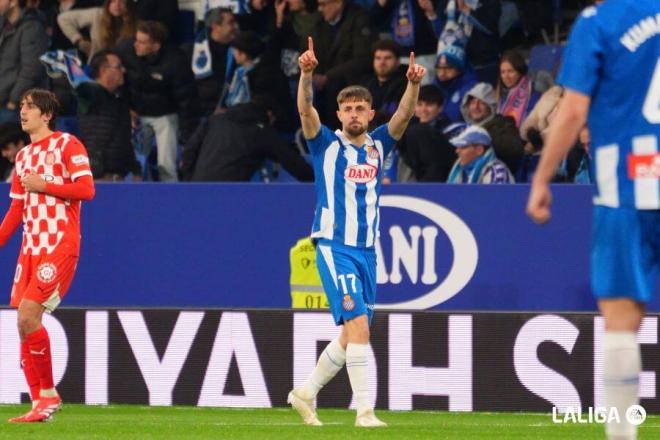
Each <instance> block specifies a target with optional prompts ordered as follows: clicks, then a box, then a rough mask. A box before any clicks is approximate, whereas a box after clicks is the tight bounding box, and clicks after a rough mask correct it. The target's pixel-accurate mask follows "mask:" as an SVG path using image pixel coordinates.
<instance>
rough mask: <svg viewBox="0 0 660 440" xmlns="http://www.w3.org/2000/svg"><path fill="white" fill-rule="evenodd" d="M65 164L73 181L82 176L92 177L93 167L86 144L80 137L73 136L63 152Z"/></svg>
mask: <svg viewBox="0 0 660 440" xmlns="http://www.w3.org/2000/svg"><path fill="white" fill-rule="evenodd" d="M62 158H63V160H64V165H65V166H66V169H67V171H68V172H69V175H70V176H71V180H72V181H74V182H75V181H76V179H78V178H80V177H82V176H90V177H92V169H91V168H90V166H89V157H88V156H87V150H86V149H85V146H84V145H83V144H82V142H80V141H79V140H78V139H76V138H74V137H72V138H71V140H70V141H69V143H68V144H67V146H66V148H65V149H64V153H63V157H62Z"/></svg>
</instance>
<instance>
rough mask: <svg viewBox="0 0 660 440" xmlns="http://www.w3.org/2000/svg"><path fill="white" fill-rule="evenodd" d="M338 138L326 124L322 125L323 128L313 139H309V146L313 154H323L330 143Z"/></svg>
mask: <svg viewBox="0 0 660 440" xmlns="http://www.w3.org/2000/svg"><path fill="white" fill-rule="evenodd" d="M334 140H336V136H335V134H334V133H333V132H332V131H331V130H330V129H329V128H328V127H326V126H325V125H321V129H320V130H319V132H318V133H317V134H316V136H315V137H314V138H312V139H307V147H308V148H309V152H310V153H312V155H313V156H318V155H320V154H322V153H323V152H324V151H325V150H326V149H327V148H328V147H329V146H330V144H331V143H332V142H333V141H334Z"/></svg>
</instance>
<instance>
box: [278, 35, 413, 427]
mask: <svg viewBox="0 0 660 440" xmlns="http://www.w3.org/2000/svg"><path fill="white" fill-rule="evenodd" d="M298 64H299V65H300V83H299V85H298V111H299V112H300V120H301V122H302V129H303V134H304V136H305V139H306V140H307V145H308V146H309V150H310V152H311V153H312V156H313V159H314V175H315V179H316V196H317V203H316V214H315V217H314V225H313V227H312V239H313V240H314V241H315V242H316V243H317V248H316V252H317V265H318V268H319V273H320V275H321V280H322V282H323V288H324V290H325V293H326V295H327V298H328V302H329V304H330V310H331V312H332V316H333V317H334V320H335V323H336V324H337V325H338V326H342V330H341V334H340V336H339V337H338V338H337V339H335V340H333V341H332V342H330V344H328V346H327V347H326V349H325V350H324V351H323V353H321V356H320V357H319V360H318V363H317V365H316V368H315V369H314V371H313V372H312V375H311V376H310V377H309V378H308V379H307V381H306V382H305V383H304V384H303V385H302V386H300V387H298V388H296V389H294V390H292V391H291V392H290V393H289V397H288V402H289V403H290V404H291V405H292V406H293V407H294V408H295V409H296V410H297V411H298V413H300V415H301V416H302V418H303V420H304V421H305V423H307V424H308V425H321V422H320V421H319V419H318V418H317V416H316V411H315V409H314V399H315V398H316V395H317V394H318V392H319V391H320V390H321V388H323V386H324V385H325V384H327V383H328V382H329V381H330V380H331V379H332V378H333V377H334V376H335V375H336V374H337V372H339V370H340V369H341V368H342V367H343V366H344V364H346V369H347V370H348V377H349V379H350V382H351V388H352V389H353V394H354V396H355V401H356V404H357V417H356V419H355V425H356V426H362V427H378V426H387V425H386V424H385V423H384V422H382V421H380V420H379V419H378V418H377V417H376V416H375V414H374V410H373V406H372V404H371V400H370V396H369V381H368V379H367V371H368V362H367V360H368V353H369V325H370V323H371V318H372V316H373V309H374V305H375V302H376V252H375V250H374V243H375V240H376V238H377V237H378V223H379V222H378V216H379V214H378V198H379V196H380V190H381V180H382V174H383V172H382V171H383V160H384V159H385V157H387V155H388V154H389V152H390V151H391V150H392V148H393V147H394V144H395V142H396V141H397V140H399V139H400V138H401V136H402V135H403V132H404V131H405V129H406V127H407V126H408V122H409V121H410V118H411V117H412V116H413V114H414V112H415V104H416V103H417V97H418V95H419V88H420V82H421V80H422V78H424V74H425V73H426V69H424V67H422V66H420V65H417V64H415V56H414V54H413V53H411V54H410V64H409V67H408V71H407V73H406V76H407V78H408V85H407V87H406V91H405V93H404V95H403V97H402V98H401V102H400V103H399V108H398V109H397V110H396V112H395V113H394V115H392V118H391V119H390V121H389V123H387V124H385V125H382V126H380V127H378V128H376V129H375V130H374V131H372V132H370V133H368V132H367V127H368V125H369V122H370V121H371V120H372V119H373V117H374V115H375V111H374V110H373V108H372V97H371V94H370V93H369V91H368V90H367V89H365V88H364V87H359V86H349V87H347V88H345V89H343V90H342V91H341V92H339V95H338V96H337V103H338V104H339V110H338V111H337V117H338V118H339V121H340V122H341V125H342V129H341V130H337V131H335V132H332V131H331V130H330V129H328V128H327V127H326V126H324V125H321V121H320V120H319V115H318V113H317V111H316V109H315V108H314V106H313V104H312V101H313V91H312V76H313V73H314V69H315V68H316V66H317V65H318V61H317V59H316V56H315V55H314V45H313V41H312V39H311V38H309V40H308V50H307V51H306V52H305V53H303V54H302V55H301V56H300V58H299V60H298Z"/></svg>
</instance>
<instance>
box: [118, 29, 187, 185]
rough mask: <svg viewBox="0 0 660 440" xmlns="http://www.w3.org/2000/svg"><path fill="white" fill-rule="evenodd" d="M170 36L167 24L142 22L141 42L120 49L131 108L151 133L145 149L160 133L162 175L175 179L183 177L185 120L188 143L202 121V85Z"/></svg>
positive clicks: (157, 141) (144, 141) (147, 133)
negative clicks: (179, 160)
mask: <svg viewBox="0 0 660 440" xmlns="http://www.w3.org/2000/svg"><path fill="white" fill-rule="evenodd" d="M166 40H167V30H166V29H165V26H163V25H162V24H161V23H159V22H157V21H144V22H139V23H138V26H137V32H136V35H135V42H134V43H133V44H124V45H123V46H121V47H120V48H119V50H118V53H119V54H120V56H121V58H122V62H123V63H124V65H125V66H126V73H127V77H128V78H127V79H128V86H129V89H130V99H131V109H132V110H133V111H134V112H135V116H136V117H139V123H140V125H141V126H142V129H143V132H144V133H145V136H144V139H143V145H144V147H145V149H146V150H147V151H145V152H148V150H149V149H150V147H151V144H152V140H153V136H154V135H155V137H156V145H157V147H158V170H159V176H160V180H161V181H166V182H172V181H176V180H177V170H176V155H177V131H178V129H179V125H181V137H182V139H183V140H184V142H185V140H186V139H187V138H188V137H189V135H190V134H191V133H192V131H193V130H194V128H195V126H196V125H197V89H196V87H195V81H194V78H193V74H192V69H191V67H190V60H189V59H188V58H186V56H185V54H184V53H183V51H181V50H180V49H179V48H178V47H176V46H173V45H168V44H165V41H166Z"/></svg>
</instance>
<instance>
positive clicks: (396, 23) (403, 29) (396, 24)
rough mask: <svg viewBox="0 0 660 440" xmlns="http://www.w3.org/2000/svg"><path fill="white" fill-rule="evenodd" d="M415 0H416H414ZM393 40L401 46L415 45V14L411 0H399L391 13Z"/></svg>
mask: <svg viewBox="0 0 660 440" xmlns="http://www.w3.org/2000/svg"><path fill="white" fill-rule="evenodd" d="M415 1H417V0H415ZM392 29H393V30H394V41H396V42H397V43H399V44H400V45H401V46H403V47H411V46H414V45H415V14H414V12H413V4H412V0H401V1H400V2H399V6H398V8H397V9H396V10H395V11H394V15H392Z"/></svg>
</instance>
